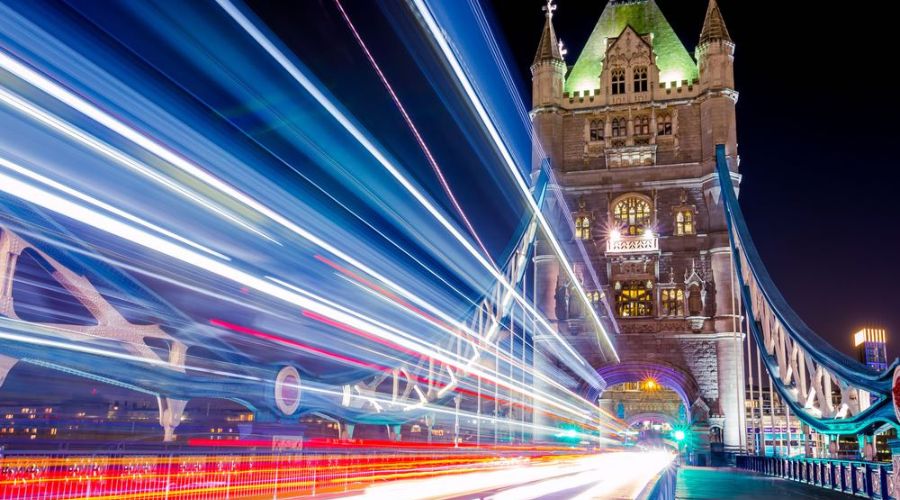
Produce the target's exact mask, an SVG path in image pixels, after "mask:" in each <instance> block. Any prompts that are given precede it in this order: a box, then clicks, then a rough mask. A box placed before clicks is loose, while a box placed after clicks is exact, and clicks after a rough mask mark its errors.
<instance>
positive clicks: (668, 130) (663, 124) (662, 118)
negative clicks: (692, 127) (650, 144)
mask: <svg viewBox="0 0 900 500" xmlns="http://www.w3.org/2000/svg"><path fill="white" fill-rule="evenodd" d="M656 135H672V115H669V114H667V113H666V114H660V115H656Z"/></svg>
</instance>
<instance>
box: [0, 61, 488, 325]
mask: <svg viewBox="0 0 900 500" xmlns="http://www.w3.org/2000/svg"><path fill="white" fill-rule="evenodd" d="M0 68H4V69H6V70H7V71H10V72H11V73H13V74H15V75H16V76H19V77H20V78H22V79H23V80H25V81H27V82H29V83H30V84H32V85H34V86H35V87H37V88H38V89H41V90H43V91H45V92H47V93H48V94H50V95H52V96H54V97H56V98H57V99H59V100H60V101H62V102H64V103H66V104H68V105H70V106H73V107H75V109H77V110H79V111H81V112H83V113H84V114H85V115H87V116H88V117H91V118H93V117H94V116H97V117H99V118H101V119H102V120H103V121H102V122H101V124H103V125H105V126H107V127H108V128H110V130H113V131H114V132H116V133H119V134H120V135H121V136H122V137H125V138H126V139H129V140H131V141H132V142H133V143H134V144H136V145H138V146H140V147H142V148H144V149H145V150H146V151H148V152H150V153H153V154H155V155H157V156H159V157H160V158H163V159H165V160H167V161H169V162H170V163H172V165H173V166H175V167H177V168H179V169H181V170H183V171H184V172H186V173H188V174H190V175H192V176H194V177H195V178H197V179H199V180H201V181H205V179H206V178H209V177H212V176H210V175H209V174H207V173H206V172H205V171H203V169H201V168H200V167H197V166H194V165H192V164H190V163H189V162H188V161H187V160H185V159H183V158H181V157H180V156H178V155H176V154H174V153H171V152H168V150H166V149H165V148H163V147H162V146H160V145H158V144H156V143H155V142H153V141H152V140H150V139H149V138H146V137H144V136H143V135H141V134H140V133H139V132H137V131H135V130H133V129H131V128H129V127H128V126H127V125H125V124H123V123H121V122H119V121H117V120H116V119H115V118H113V117H111V116H109V115H107V114H106V113H104V112H103V111H101V110H99V109H97V108H96V107H94V106H93V105H92V104H90V103H88V102H86V101H84V100H83V99H81V98H80V97H79V96H77V95H75V94H73V93H71V92H70V91H68V90H66V89H65V88H63V87H61V86H60V85H58V84H56V83H55V82H53V81H51V80H49V79H48V78H46V77H44V76H43V75H40V74H39V73H37V72H36V71H34V70H32V69H31V68H29V67H27V66H25V65H24V64H22V63H21V62H19V61H16V60H15V59H13V58H12V57H11V56H9V55H8V54H6V53H5V52H4V51H3V50H0ZM0 100H2V101H3V102H6V103H8V104H9V105H11V106H12V107H14V108H15V109H18V110H20V111H21V112H24V113H26V114H27V115H29V116H31V117H33V118H34V119H36V120H38V121H40V122H41V123H44V124H45V125H47V126H49V127H51V128H53V129H54V130H57V131H59V132H61V133H63V134H65V135H66V136H68V137H70V138H73V139H75V140H77V141H78V142H80V143H82V144H84V145H86V146H89V147H90V148H92V149H94V150H95V151H98V152H100V153H102V154H103V155H105V156H107V157H109V158H111V159H113V160H114V161H116V162H118V163H120V164H123V165H125V166H127V167H128V168H131V169H134V170H136V171H138V172H139V173H141V174H142V175H145V176H148V177H150V178H151V179H153V180H154V181H156V182H159V183H161V184H163V185H165V186H166V187H168V188H169V189H172V190H175V191H177V192H179V193H180V194H182V195H184V196H187V197H188V198H190V199H192V200H193V201H194V202H196V203H198V204H201V205H203V206H205V207H207V208H209V209H211V210H214V211H215V212H216V213H219V214H220V215H222V216H224V217H226V218H228V219H229V220H232V221H233V222H235V223H236V224H238V225H240V226H242V227H245V228H247V229H249V230H251V231H253V232H254V233H256V234H259V235H260V236H261V237H263V238H265V239H267V240H269V241H272V242H275V240H274V239H272V238H271V237H269V236H268V235H266V234H264V233H261V232H259V230H257V229H255V228H253V227H252V226H250V225H248V224H246V223H244V222H243V221H240V220H239V219H236V218H234V216H231V215H230V214H227V213H225V212H222V211H221V210H220V209H218V208H216V207H214V206H212V205H210V204H209V202H207V201H206V200H203V199H202V198H199V197H197V196H196V195H194V194H193V193H190V192H189V191H186V190H185V189H184V188H183V187H181V186H179V185H178V184H175V183H173V182H172V181H170V180H169V179H166V178H165V177H163V176H160V175H159V174H157V173H156V172H153V171H152V170H151V169H149V168H148V167H146V166H144V165H141V164H140V163H138V162H135V161H134V160H132V159H131V158H128V157H127V156H125V155H123V154H121V153H120V152H118V151H116V150H115V149H113V148H110V147H109V146H108V145H106V144H104V143H102V142H100V141H98V140H96V139H94V138H93V137H90V136H89V135H87V134H85V133H84V132H82V131H80V130H78V129H77V128H75V127H73V126H72V125H70V124H68V123H65V122H63V121H61V120H59V119H58V118H56V117H54V116H52V115H50V114H48V113H46V112H45V111H43V110H41V109H39V108H37V107H35V106H34V105H32V104H30V103H28V102H26V101H23V100H22V99H19V98H18V97H16V96H14V95H12V94H10V93H8V92H6V91H4V90H3V89H2V88H0ZM107 124H108V125H107ZM158 152H161V153H162V154H164V155H165V156H161V155H160V154H157V153H158ZM173 162H175V163H173ZM213 179H214V177H213ZM222 184H223V183H221V182H219V181H217V182H216V183H215V184H213V185H211V187H213V188H217V186H219V185H222ZM223 194H225V195H227V196H230V197H232V199H234V200H236V201H238V202H241V203H243V204H244V205H246V206H248V207H249V208H252V209H254V210H256V211H257V212H259V213H261V214H263V215H265V216H266V217H268V218H269V219H271V220H273V221H275V222H276V223H278V224H279V225H281V226H283V227H284V228H286V229H288V230H289V231H291V232H292V233H294V234H296V235H297V236H300V237H301V238H303V239H305V240H307V241H309V242H311V243H312V244H314V245H316V246H318V247H319V248H322V249H323V250H325V251H326V252H329V253H331V254H332V255H335V256H337V257H338V258H340V259H342V260H344V261H345V262H348V263H349V264H351V265H352V266H354V267H356V268H357V269H360V270H361V271H363V272H365V273H367V274H369V275H370V276H372V277H374V278H376V279H378V280H379V281H381V282H383V283H385V284H386V285H388V286H390V287H391V288H393V289H395V290H397V291H398V292H399V293H401V294H402V295H403V296H404V297H405V298H407V299H409V300H410V301H412V302H413V303H415V304H416V305H417V306H419V307H422V308H423V309H425V310H427V311H428V312H430V313H432V314H434V315H435V316H437V317H439V318H441V319H442V320H444V321H446V322H447V323H449V324H451V325H453V326H454V327H457V328H459V329H460V330H464V331H467V332H469V333H472V332H471V331H470V330H469V329H468V328H467V327H466V326H465V325H464V324H462V323H460V322H459V321H457V320H456V319H455V318H452V317H450V316H449V315H447V314H446V313H444V312H442V311H441V310H440V309H438V308H436V307H434V306H432V305H431V304H430V303H428V302H427V301H425V300H423V299H421V298H420V297H418V296H417V295H416V294H414V293H412V292H410V291H409V290H407V289H405V288H404V287H402V286H400V285H399V284H398V283H396V282H394V281H393V280H390V279H389V278H387V277H386V276H384V275H383V274H381V273H379V272H377V271H375V270H374V269H372V268H371V267H369V266H367V265H365V264H363V263H362V262H360V261H358V260H356V259H355V258H353V257H352V256H350V255H349V254H348V253H346V252H344V251H342V250H340V249H338V248H336V247H335V246H333V245H331V244H330V243H328V242H326V241H325V240H323V239H321V238H319V237H318V236H316V235H315V234H313V233H311V232H310V231H307V230H306V229H304V228H302V227H300V226H298V225H297V224H295V223H294V222H292V221H290V220H289V219H287V218H286V217H284V216H282V215H281V214H279V213H277V212H275V211H273V210H272V209H270V208H268V207H266V206H265V205H263V204H261V203H259V202H258V201H256V200H255V199H253V198H250V197H248V196H246V195H244V194H243V193H240V192H239V191H237V190H234V189H229V190H227V191H224V192H223ZM276 243H277V242H276ZM472 334H473V335H474V333H472Z"/></svg>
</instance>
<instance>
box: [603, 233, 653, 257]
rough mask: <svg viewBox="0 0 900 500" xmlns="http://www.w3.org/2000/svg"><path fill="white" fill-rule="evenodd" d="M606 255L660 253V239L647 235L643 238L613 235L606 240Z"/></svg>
mask: <svg viewBox="0 0 900 500" xmlns="http://www.w3.org/2000/svg"><path fill="white" fill-rule="evenodd" d="M606 253H607V255H610V254H632V253H635V254H640V253H659V238H657V237H656V236H655V235H647V234H643V235H641V236H615V235H611V236H610V238H609V239H607V240H606Z"/></svg>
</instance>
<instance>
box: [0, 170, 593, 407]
mask: <svg viewBox="0 0 900 500" xmlns="http://www.w3.org/2000/svg"><path fill="white" fill-rule="evenodd" d="M0 191H3V192H6V193H8V194H10V195H12V196H15V197H17V198H22V199H26V200H28V201H30V202H31V203H34V204H36V205H39V206H42V207H44V208H46V209H48V210H51V211H53V212H56V213H59V214H61V215H64V216H66V217H69V218H72V219H75V220H78V221H80V222H82V223H84V224H87V225H90V226H92V227H95V228H97V229H100V230H102V231H105V232H107V233H109V234H113V235H115V236H117V237H119V238H122V239H125V240H127V241H131V242H132V243H136V244H138V245H140V246H143V247H146V248H149V249H152V250H155V251H157V252H160V253H162V254H164V255H168V256H170V257H173V258H175V259H177V260H180V261H182V262H185V263H187V264H190V265H192V266H195V267H197V268H200V269H203V270H205V271H208V272H210V273H213V274H216V275H219V276H221V277H224V278H226V279H229V280H231V281H234V282H236V283H240V284H243V285H246V286H249V287H251V288H254V289H256V290H259V291H261V292H263V293H266V294H268V295H270V296H272V297H275V298H278V299H280V300H283V301H285V302H288V303H291V304H294V305H296V306H299V307H301V308H304V309H307V310H309V311H313V312H315V313H318V314H320V315H322V316H325V317H328V318H330V319H332V320H335V321H338V322H340V323H342V324H345V325H348V326H350V327H353V328H356V329H359V330H363V331H366V332H370V333H373V334H376V335H378V336H379V337H382V338H384V339H386V340H390V341H391V342H394V343H396V344H398V345H400V346H403V347H404V348H407V349H411V350H414V351H417V352H421V353H423V354H425V355H426V356H429V357H432V358H434V359H435V360H437V361H440V362H442V363H446V364H447V365H449V366H452V367H454V368H457V369H460V370H468V372H470V373H472V374H475V375H476V376H480V377H482V378H483V379H485V380H488V381H491V382H493V383H496V384H499V385H501V386H503V387H505V388H507V389H509V390H512V391H515V392H517V393H520V394H523V395H528V396H531V397H533V398H535V399H538V400H540V401H542V402H544V403H546V404H548V405H551V406H553V407H556V408H559V409H560V410H563V411H565V412H567V413H570V414H572V415H574V416H577V417H580V418H584V416H585V413H587V414H590V413H591V412H593V409H594V407H593V405H591V406H590V407H589V408H590V409H579V408H576V407H574V406H571V405H570V404H568V403H566V402H563V401H561V400H558V399H557V398H553V397H552V395H549V394H545V393H542V392H539V391H537V392H536V391H535V390H534V389H533V388H531V387H527V386H520V385H518V384H512V383H506V382H504V381H503V380H501V379H500V378H498V377H497V376H495V375H492V374H490V373H485V372H483V371H481V370H477V369H473V368H471V367H466V366H465V364H464V362H459V361H457V360H455V359H453V358H452V357H449V356H447V355H445V354H443V353H440V352H437V351H435V350H434V349H432V348H430V347H428V346H425V345H423V344H421V343H418V342H415V341H413V340H409V339H408V338H407V337H400V336H398V335H396V334H393V333H391V332H389V331H387V330H385V329H384V328H381V327H379V326H377V325H376V324H373V323H372V321H369V319H368V318H366V319H361V317H362V316H361V315H360V317H357V316H356V315H352V314H349V313H346V312H344V311H341V310H338V309H336V308H334V307H331V306H328V305H326V304H323V303H321V302H318V301H316V300H312V299H310V298H308V296H307V295H301V294H299V293H296V292H293V291H291V290H288V289H285V288H283V287H281V286H277V285H275V284H274V283H272V282H270V281H267V280H265V279H263V278H259V277H256V276H254V275H252V274H249V273H247V272H245V271H242V270H239V269H237V268H235V267H232V266H230V265H228V264H227V263H223V262H221V261H219V260H216V259H212V258H210V257H207V256H206V255H203V254H199V253H197V252H195V251H193V250H189V249H186V248H183V247H180V246H178V245H176V244H174V243H172V242H170V241H168V240H164V239H162V238H160V237H158V236H155V235H153V234H150V233H147V232H145V231H142V230H140V229H137V228H135V227H132V226H129V225H128V224H125V223H123V222H121V221H119V220H116V219H112V218H110V217H108V216H106V215H103V214H100V213H97V212H94V211H92V210H90V209H88V208H86V207H83V206H81V205H78V204H76V203H73V202H71V201H68V200H66V199H63V198H61V197H59V196H57V195H54V194H52V193H49V192H46V191H43V190H41V189H39V188H36V187H34V186H32V185H30V184H27V183H24V182H22V181H20V180H19V179H16V178H13V177H9V176H7V175H5V174H2V173H0ZM308 295H312V294H308Z"/></svg>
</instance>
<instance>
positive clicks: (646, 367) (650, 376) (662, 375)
mask: <svg viewBox="0 0 900 500" xmlns="http://www.w3.org/2000/svg"><path fill="white" fill-rule="evenodd" d="M597 373H598V374H599V375H600V376H601V377H602V378H603V380H604V381H605V382H606V386H607V387H613V386H616V385H619V384H624V383H627V382H640V381H644V380H653V381H655V382H656V383H658V384H659V385H661V386H662V387H664V388H667V389H671V390H672V391H674V392H675V393H676V394H678V397H679V398H680V399H681V402H682V404H683V405H684V408H685V411H686V412H687V417H688V420H693V416H692V415H691V408H692V404H693V403H694V402H695V401H697V400H698V399H700V387H699V385H698V384H697V381H696V380H695V379H694V377H693V376H692V375H691V374H690V373H687V372H686V371H684V370H682V369H680V368H678V367H675V366H673V365H670V364H666V363H656V362H649V361H626V362H623V363H617V364H610V365H606V366H603V367H601V368H598V369H597ZM601 395H602V391H599V390H595V389H592V390H590V391H589V394H588V397H589V398H590V400H591V401H595V400H597V399H598V398H600V397H601Z"/></svg>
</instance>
